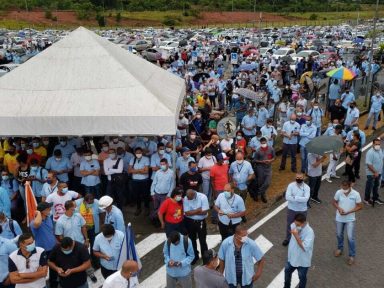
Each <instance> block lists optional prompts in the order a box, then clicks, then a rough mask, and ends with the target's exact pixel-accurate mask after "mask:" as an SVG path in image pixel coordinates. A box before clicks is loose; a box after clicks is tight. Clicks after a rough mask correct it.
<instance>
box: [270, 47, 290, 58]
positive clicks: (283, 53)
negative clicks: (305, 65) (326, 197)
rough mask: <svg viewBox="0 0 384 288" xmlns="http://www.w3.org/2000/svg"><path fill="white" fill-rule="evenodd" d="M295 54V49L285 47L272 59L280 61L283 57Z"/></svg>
mask: <svg viewBox="0 0 384 288" xmlns="http://www.w3.org/2000/svg"><path fill="white" fill-rule="evenodd" d="M293 54H295V49H292V48H288V47H284V48H280V49H278V50H276V51H275V52H274V53H273V55H272V57H273V58H275V59H276V60H277V59H280V58H281V57H284V56H288V55H293Z"/></svg>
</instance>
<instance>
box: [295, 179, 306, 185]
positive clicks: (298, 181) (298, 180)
mask: <svg viewBox="0 0 384 288" xmlns="http://www.w3.org/2000/svg"><path fill="white" fill-rule="evenodd" d="M303 181H304V179H298V178H296V182H297V183H299V184H301V183H303Z"/></svg>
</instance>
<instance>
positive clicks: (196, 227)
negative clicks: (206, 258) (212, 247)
mask: <svg viewBox="0 0 384 288" xmlns="http://www.w3.org/2000/svg"><path fill="white" fill-rule="evenodd" d="M184 224H185V228H186V229H187V233H188V237H189V239H191V241H192V247H193V251H194V252H195V259H198V258H199V252H198V251H197V237H198V238H199V242H200V248H201V255H203V253H204V251H207V250H208V245H207V223H206V222H205V219H204V220H193V219H191V218H188V217H185V218H184Z"/></svg>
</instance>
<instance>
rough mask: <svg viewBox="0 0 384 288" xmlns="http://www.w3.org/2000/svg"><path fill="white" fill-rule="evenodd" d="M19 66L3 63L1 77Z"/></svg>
mask: <svg viewBox="0 0 384 288" xmlns="http://www.w3.org/2000/svg"><path fill="white" fill-rule="evenodd" d="M17 67H19V64H3V65H0V77H2V76H4V75H5V74H7V73H9V72H11V71H12V70H13V69H15V68H17Z"/></svg>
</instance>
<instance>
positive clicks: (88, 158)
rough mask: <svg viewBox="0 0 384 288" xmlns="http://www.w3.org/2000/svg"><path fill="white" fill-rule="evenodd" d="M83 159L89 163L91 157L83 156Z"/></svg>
mask: <svg viewBox="0 0 384 288" xmlns="http://www.w3.org/2000/svg"><path fill="white" fill-rule="evenodd" d="M84 159H85V161H91V160H92V156H84Z"/></svg>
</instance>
